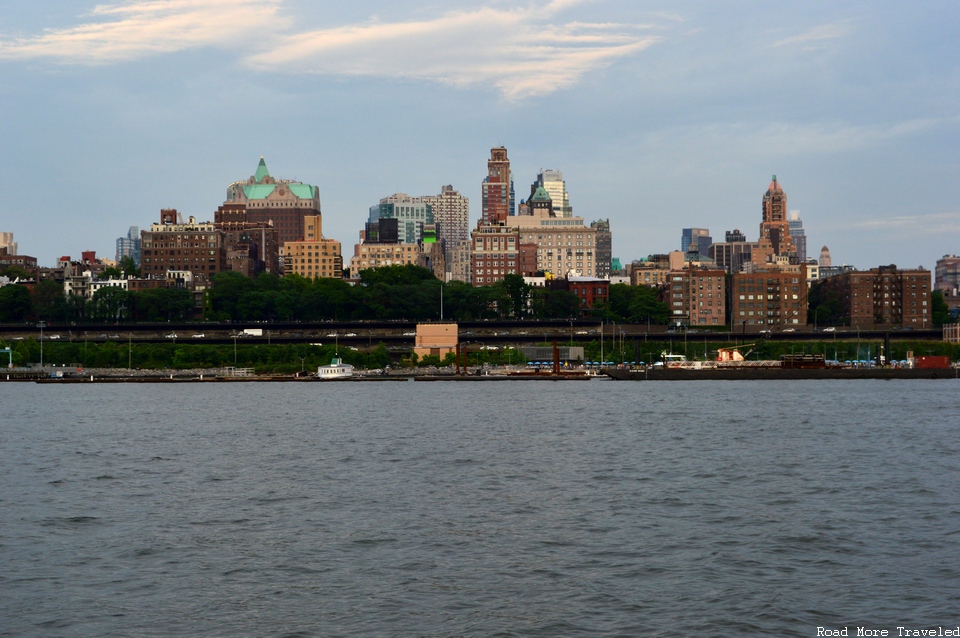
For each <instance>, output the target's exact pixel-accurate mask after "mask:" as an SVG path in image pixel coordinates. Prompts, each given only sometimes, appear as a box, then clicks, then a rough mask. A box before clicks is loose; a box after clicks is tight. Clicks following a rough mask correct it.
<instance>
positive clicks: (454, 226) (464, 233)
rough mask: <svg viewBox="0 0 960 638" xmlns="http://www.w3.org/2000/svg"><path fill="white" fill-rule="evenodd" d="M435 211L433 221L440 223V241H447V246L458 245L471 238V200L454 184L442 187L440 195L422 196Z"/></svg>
mask: <svg viewBox="0 0 960 638" xmlns="http://www.w3.org/2000/svg"><path fill="white" fill-rule="evenodd" d="M420 199H421V200H422V201H423V202H424V203H425V204H427V205H428V206H429V207H430V210H431V211H432V212H433V221H434V223H436V224H438V225H439V229H438V234H439V237H438V238H437V239H438V241H439V240H442V241H445V242H446V244H447V246H456V245H457V244H459V243H460V242H461V241H465V240H468V239H470V200H469V199H468V198H466V197H464V196H463V195H461V194H460V193H459V192H458V191H456V190H454V189H453V186H450V185H446V186H443V187H441V189H440V194H439V195H428V196H426V197H421V198H420Z"/></svg>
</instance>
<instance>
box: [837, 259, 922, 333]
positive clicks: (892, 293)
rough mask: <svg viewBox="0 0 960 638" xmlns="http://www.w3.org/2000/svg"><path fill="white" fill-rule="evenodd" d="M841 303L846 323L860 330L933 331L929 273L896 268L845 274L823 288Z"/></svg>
mask: <svg viewBox="0 0 960 638" xmlns="http://www.w3.org/2000/svg"><path fill="white" fill-rule="evenodd" d="M820 285H822V286H824V288H825V289H826V290H828V291H830V292H832V293H833V294H834V295H835V296H836V298H838V299H839V301H840V307H841V309H842V310H843V313H844V317H843V320H844V322H845V323H849V325H850V326H856V327H859V328H872V329H876V328H882V327H889V328H893V327H899V328H918V329H924V328H930V327H931V326H932V325H933V324H932V320H931V303H930V292H931V281H930V271H929V270H925V269H923V268H920V269H917V270H899V269H898V268H897V267H896V266H895V265H889V266H880V267H878V268H873V269H872V270H869V271H853V272H845V273H842V274H839V275H835V276H833V277H829V278H827V279H823V280H822V283H821V284H820Z"/></svg>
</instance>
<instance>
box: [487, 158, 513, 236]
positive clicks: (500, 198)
mask: <svg viewBox="0 0 960 638" xmlns="http://www.w3.org/2000/svg"><path fill="white" fill-rule="evenodd" d="M513 199H514V192H513V174H512V173H511V172H510V160H509V158H507V149H506V148H504V147H503V146H498V147H496V148H492V149H490V159H489V160H487V176H486V177H485V178H484V179H483V211H482V214H481V217H480V221H481V222H482V223H500V224H502V223H504V222H506V221H507V217H510V216H512V215H513V211H514V207H513V204H514V202H513Z"/></svg>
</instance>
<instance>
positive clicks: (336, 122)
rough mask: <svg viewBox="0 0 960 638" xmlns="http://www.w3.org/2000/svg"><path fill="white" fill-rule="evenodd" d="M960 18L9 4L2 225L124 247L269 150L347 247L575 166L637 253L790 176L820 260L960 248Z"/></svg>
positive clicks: (715, 225)
mask: <svg viewBox="0 0 960 638" xmlns="http://www.w3.org/2000/svg"><path fill="white" fill-rule="evenodd" d="M958 35H960V3H957V2H956V1H955V0H949V1H943V2H938V1H929V2H918V3H908V2H902V1H901V2H880V1H870V2H835V1H829V2H821V1H817V0H808V1H807V2H794V3H781V2H770V1H769V0H767V1H763V2H760V1H757V2H752V1H741V2H737V1H730V2H715V1H703V2H696V1H682V0H681V1H671V2H664V1H656V2H642V1H639V0H636V1H631V2H624V1H622V0H621V1H613V0H554V1H552V2H551V1H549V0H540V1H536V0H534V1H528V2H513V1H509V0H500V1H497V0H491V1H488V2H480V1H468V0H448V1H447V2H443V3H429V2H425V1H417V0H393V1H391V2H382V1H379V0H370V1H366V2H352V3H346V2H323V1H317V0H129V1H123V2H106V3H102V4H98V3H96V2H95V1H91V0H44V1H43V2H37V3H32V2H31V3H27V2H4V3H0V116H2V117H0V144H2V147H0V148H2V152H0V171H2V175H3V181H4V187H3V188H2V189H0V231H12V232H13V233H14V234H15V240H16V241H17V242H18V243H19V248H20V252H21V253H24V254H28V255H33V256H35V257H37V258H38V259H39V260H40V262H41V265H54V261H55V259H56V258H57V257H59V256H60V255H71V256H73V257H75V258H76V257H78V256H79V253H80V252H81V251H82V250H96V251H97V253H98V254H99V255H104V256H107V257H110V258H112V257H113V256H114V251H115V239H116V238H117V237H119V236H121V235H124V234H125V233H126V231H127V229H128V227H129V226H133V225H135V226H139V227H140V228H141V229H144V228H146V227H148V226H149V225H150V223H152V222H155V221H157V220H158V217H159V211H160V209H161V208H176V209H178V210H180V211H181V212H182V213H183V214H184V215H185V216H186V215H194V216H196V217H197V218H199V219H200V220H211V221H212V219H213V212H214V211H215V210H216V208H217V206H219V205H220V204H221V203H223V200H224V198H225V195H226V187H227V185H228V184H229V183H230V182H233V181H237V180H242V179H246V178H248V177H249V176H250V175H252V174H253V173H254V171H255V170H256V167H257V163H258V162H259V159H260V156H261V155H262V156H264V157H265V158H266V161H267V166H268V167H269V169H270V172H271V174H272V175H274V176H275V177H278V178H288V179H297V180H300V181H304V182H308V183H311V184H315V185H317V186H319V188H320V197H321V206H322V210H323V220H324V222H323V224H324V225H323V228H324V234H325V235H326V236H328V237H333V238H335V239H337V240H339V241H341V242H342V243H343V245H344V252H345V253H346V254H352V252H353V251H352V247H353V244H354V243H355V242H356V241H357V236H358V232H359V231H360V229H361V228H362V226H363V222H364V221H365V220H366V216H367V209H368V208H369V206H370V205H372V204H374V203H376V202H377V201H378V200H379V199H380V198H381V197H385V196H387V195H390V194H392V193H395V192H406V193H408V194H410V195H431V194H437V193H439V192H440V187H441V186H442V185H444V184H452V185H453V186H454V188H456V189H458V190H459V191H460V192H461V193H463V194H464V195H466V196H468V197H469V198H470V207H471V224H475V223H476V220H477V219H478V218H479V216H480V183H481V181H482V179H483V177H484V175H485V173H486V161H487V158H488V157H489V153H490V148H491V147H493V146H499V145H503V146H506V147H507V149H508V154H509V157H510V160H511V162H512V168H513V172H514V178H515V181H516V187H517V195H518V198H519V197H524V196H526V195H527V194H528V193H529V187H530V186H529V185H530V183H531V182H532V181H533V180H534V178H535V177H536V173H537V171H538V170H539V169H541V168H552V169H557V170H561V171H562V172H563V175H564V179H565V180H566V182H567V190H568V192H569V193H570V203H571V205H572V206H573V210H574V214H575V215H578V216H583V217H585V218H586V219H587V221H588V222H589V221H592V220H596V219H599V218H609V219H610V223H611V228H612V231H613V248H614V256H616V257H619V258H620V259H621V261H622V262H628V261H630V260H632V259H638V258H642V257H646V256H647V255H649V254H651V253H658V252H667V251H669V250H674V249H677V248H679V245H680V233H681V229H682V228H684V227H701V228H709V229H710V231H711V233H712V235H713V237H714V240H715V241H722V239H723V233H724V231H725V230H732V229H734V228H739V229H740V230H742V231H743V232H745V233H746V235H747V238H748V239H750V240H756V238H757V234H758V230H759V224H760V221H761V198H762V196H763V194H764V192H765V191H766V189H767V186H768V185H769V183H770V178H771V175H773V174H776V175H777V178H778V180H779V182H780V184H781V185H782V187H783V189H784V190H785V192H786V194H787V198H788V206H789V208H790V210H798V211H800V213H801V217H802V219H803V224H804V228H805V229H806V233H807V237H808V252H809V254H810V255H811V256H814V257H816V256H817V255H818V254H819V249H820V247H821V246H822V245H824V244H826V245H827V246H829V248H830V251H831V253H832V255H833V260H834V263H835V264H838V263H848V264H853V265H855V266H856V267H858V268H861V269H869V268H873V267H876V266H878V265H881V264H890V263H895V264H897V265H898V266H900V267H916V266H920V265H922V266H924V267H926V268H930V269H932V268H933V266H934V264H935V262H936V260H937V259H939V258H940V257H941V256H943V255H944V254H947V253H960V108H958V107H960V65H958V58H960V45H958Z"/></svg>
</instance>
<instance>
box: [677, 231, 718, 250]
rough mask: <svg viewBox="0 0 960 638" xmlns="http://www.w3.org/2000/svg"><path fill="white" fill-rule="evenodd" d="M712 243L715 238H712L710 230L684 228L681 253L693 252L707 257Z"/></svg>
mask: <svg viewBox="0 0 960 638" xmlns="http://www.w3.org/2000/svg"><path fill="white" fill-rule="evenodd" d="M712 243H713V237H711V236H710V229H708V228H684V229H683V230H682V231H681V233H680V251H681V252H685V253H687V252H691V251H693V252H698V253H700V254H701V255H704V256H706V254H707V251H708V250H710V244H712Z"/></svg>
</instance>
